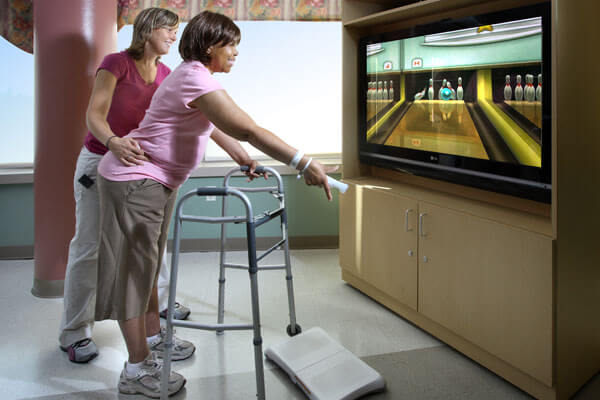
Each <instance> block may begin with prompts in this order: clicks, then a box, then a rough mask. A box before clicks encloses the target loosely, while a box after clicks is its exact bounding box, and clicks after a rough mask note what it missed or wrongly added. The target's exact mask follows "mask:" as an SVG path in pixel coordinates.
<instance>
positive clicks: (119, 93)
mask: <svg viewBox="0 0 600 400" xmlns="http://www.w3.org/2000/svg"><path fill="white" fill-rule="evenodd" d="M101 69H105V70H107V71H108V72H110V73H111V74H113V75H114V76H115V77H116V78H117V86H115V91H114V94H113V97H112V103H111V105H110V110H109V111H108V115H107V116H106V120H107V121H108V125H109V126H110V129H111V130H112V131H113V132H114V134H115V135H117V136H119V137H123V136H125V135H127V134H128V133H129V132H131V131H132V130H134V129H135V128H137V127H138V125H139V123H140V121H141V120H142V118H144V114H145V113H146V109H147V108H148V106H149V105H150V100H152V95H153V94H154V92H155V91H156V89H157V88H158V86H159V85H160V84H161V83H162V81H163V80H164V79H165V78H166V77H167V75H169V73H170V72H171V70H170V69H169V67H167V66H166V65H164V64H163V63H161V62H159V63H158V67H157V71H156V79H155V80H154V83H151V84H146V82H144V80H143V79H142V77H141V75H140V73H139V72H138V70H137V68H136V66H135V62H134V60H133V58H132V57H131V56H130V55H129V53H127V52H126V51H121V52H120V53H113V54H109V55H107V56H106V57H104V60H102V63H101V64H100V66H99V67H98V69H97V70H96V74H97V73H98V71H100V70H101ZM84 146H85V147H86V148H87V149H88V150H89V151H91V152H92V153H95V154H104V153H106V152H107V151H108V149H107V148H106V146H104V144H103V143H100V141H98V139H96V137H95V136H94V135H92V133H91V132H89V131H88V133H87V136H86V137H85V143H84Z"/></svg>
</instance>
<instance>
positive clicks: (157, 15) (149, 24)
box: [126, 7, 179, 60]
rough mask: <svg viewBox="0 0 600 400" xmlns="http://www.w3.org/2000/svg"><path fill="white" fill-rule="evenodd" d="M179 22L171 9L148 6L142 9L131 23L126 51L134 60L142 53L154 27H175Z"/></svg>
mask: <svg viewBox="0 0 600 400" xmlns="http://www.w3.org/2000/svg"><path fill="white" fill-rule="evenodd" d="M177 24H179V17H178V16H177V14H175V13H174V12H173V11H169V10H166V9H164V8H158V7H150V8H146V9H144V10H142V11H141V12H140V13H139V14H138V15H137V17H135V21H134V23H133V36H132V38H131V44H130V45H129V47H128V48H127V50H126V51H127V53H129V55H131V57H133V58H134V59H136V60H139V59H141V58H142V57H143V55H144V47H145V46H146V42H147V41H148V39H150V36H152V32H153V31H154V30H155V29H159V28H165V27H169V28H172V27H175V26H177Z"/></svg>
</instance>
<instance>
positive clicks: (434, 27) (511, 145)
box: [359, 5, 551, 202]
mask: <svg viewBox="0 0 600 400" xmlns="http://www.w3.org/2000/svg"><path fill="white" fill-rule="evenodd" d="M549 23H550V20H549V7H548V6H547V5H538V6H530V7H524V8H519V9H513V10H507V11H503V12H499V13H493V14H486V15H478V16H470V17H468V18H462V19H455V20H443V21H439V22H435V23H431V24H428V25H424V26H417V27H414V28H412V29H410V30H404V31H396V32H388V33H385V34H381V35H376V36H371V37H366V38H363V39H362V40H361V43H360V46H361V47H360V58H361V59H360V64H359V66H360V69H361V71H360V80H361V85H360V86H361V93H359V99H360V101H359V107H360V109H359V127H360V132H359V137H360V149H361V153H360V154H361V160H363V161H365V162H368V163H372V164H376V165H381V166H384V167H390V168H395V169H400V170H403V171H406V172H409V173H414V174H418V175H423V176H428V177H433V178H438V179H444V180H449V181H453V182H456V183H459V184H466V185H471V186H476V187H481V188H485V189H488V190H494V191H498V192H503V193H509V194H512V195H517V196H521V197H526V198H531V199H535V200H539V201H546V202H549V201H550V158H551V157H550V104H549V99H550V96H549V86H548V84H547V81H549V79H546V80H544V77H549V68H550V59H549V49H550V38H549V33H550V29H549ZM542 87H543V90H542Z"/></svg>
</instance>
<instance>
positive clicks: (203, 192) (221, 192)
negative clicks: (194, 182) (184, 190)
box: [196, 187, 227, 196]
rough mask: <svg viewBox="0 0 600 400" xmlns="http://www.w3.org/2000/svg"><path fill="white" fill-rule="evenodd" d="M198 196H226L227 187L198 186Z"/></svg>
mask: <svg viewBox="0 0 600 400" xmlns="http://www.w3.org/2000/svg"><path fill="white" fill-rule="evenodd" d="M196 194H197V195H198V196H227V188H224V187H199V188H198V189H196Z"/></svg>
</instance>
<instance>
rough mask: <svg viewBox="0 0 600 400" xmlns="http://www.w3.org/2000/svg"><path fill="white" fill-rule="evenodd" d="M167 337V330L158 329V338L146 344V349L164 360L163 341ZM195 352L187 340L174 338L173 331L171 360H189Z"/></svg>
mask: <svg viewBox="0 0 600 400" xmlns="http://www.w3.org/2000/svg"><path fill="white" fill-rule="evenodd" d="M166 337H167V330H166V329H165V328H161V329H160V336H159V338H158V339H156V341H154V342H153V343H148V347H149V348H150V351H152V352H155V353H156V356H157V357H158V358H164V352H165V342H164V341H165V339H166ZM194 351H196V347H195V346H194V345H193V344H192V342H188V341H187V340H182V339H179V338H178V337H177V336H175V331H174V330H173V347H172V351H171V360H173V361H180V360H185V359H186V358H190V357H191V356H192V354H194Z"/></svg>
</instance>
